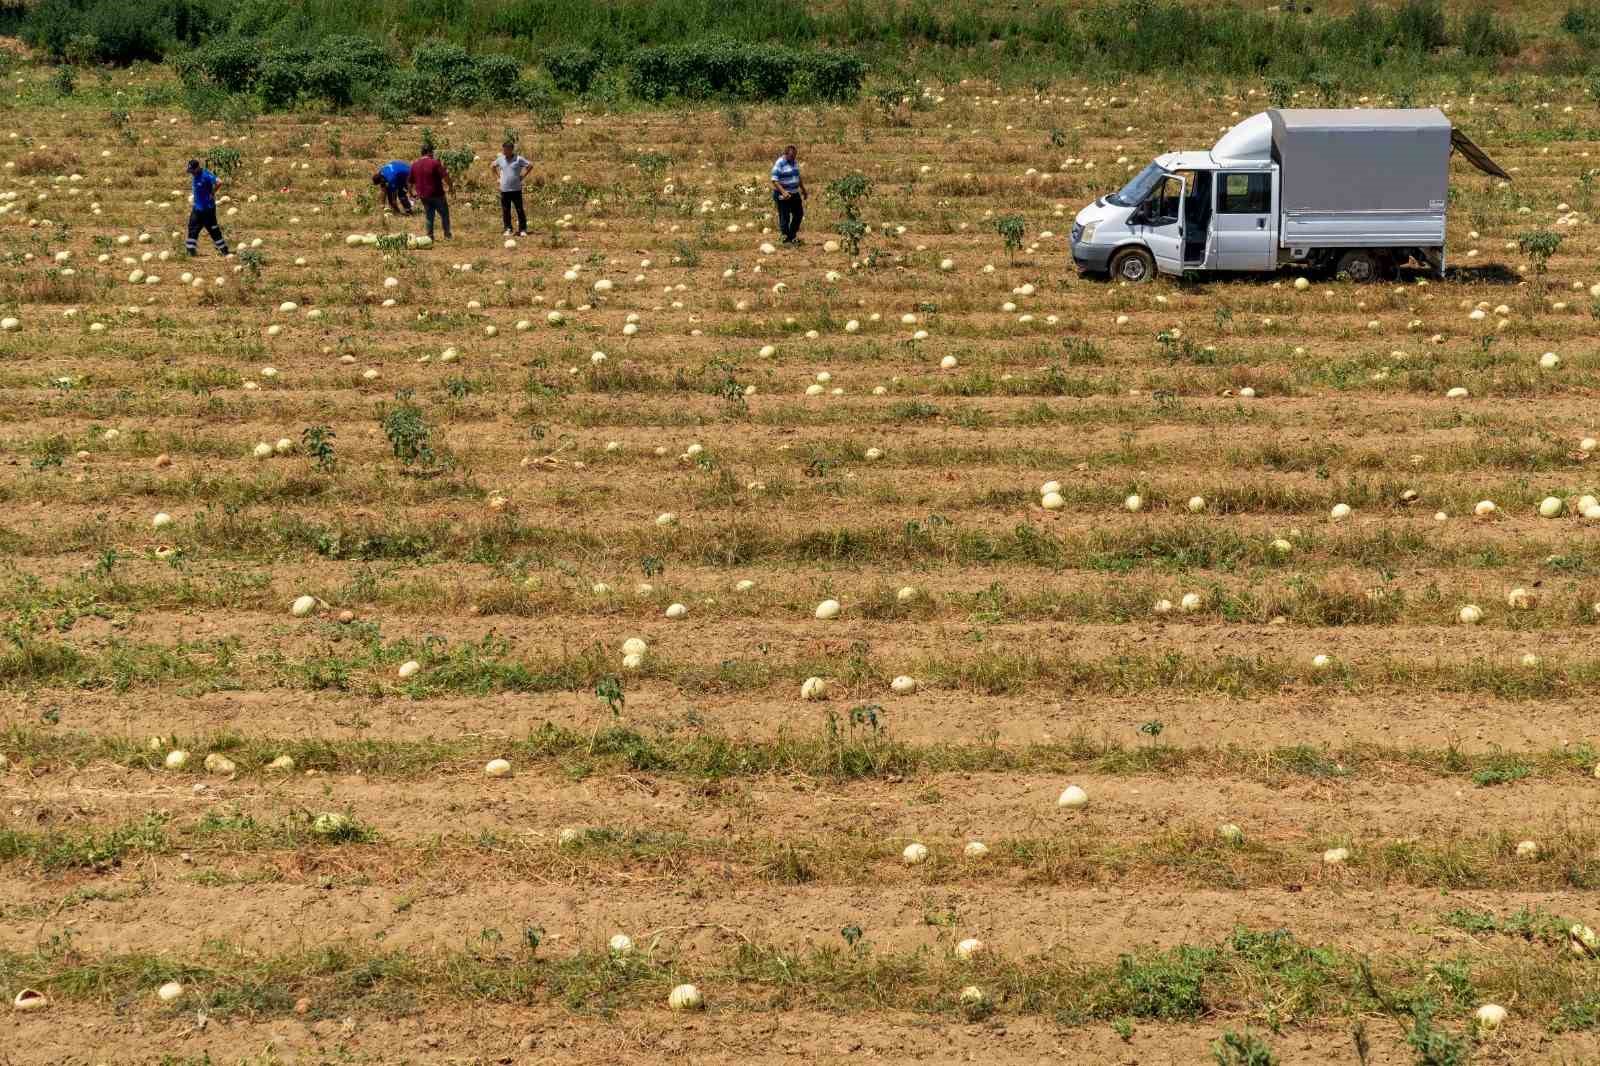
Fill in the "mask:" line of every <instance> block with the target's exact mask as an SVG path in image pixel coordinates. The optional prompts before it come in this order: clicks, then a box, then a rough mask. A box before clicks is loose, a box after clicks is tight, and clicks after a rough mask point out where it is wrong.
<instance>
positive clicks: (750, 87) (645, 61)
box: [628, 40, 866, 101]
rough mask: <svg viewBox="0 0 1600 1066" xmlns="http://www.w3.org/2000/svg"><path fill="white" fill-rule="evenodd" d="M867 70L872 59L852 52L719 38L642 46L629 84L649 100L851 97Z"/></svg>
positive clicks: (633, 62) (631, 65) (633, 61)
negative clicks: (658, 46) (850, 53)
mask: <svg viewBox="0 0 1600 1066" xmlns="http://www.w3.org/2000/svg"><path fill="white" fill-rule="evenodd" d="M865 76H866V64H865V63H864V62H862V61H861V60H860V59H859V58H857V57H856V56H853V55H849V54H847V53H840V52H825V51H813V52H802V51H799V50H796V49H791V48H781V47H778V46H776V45H751V44H744V43H741V42H738V41H730V40H714V41H703V42H697V43H692V44H680V45H668V46H665V47H661V48H641V49H639V50H638V51H637V52H635V53H633V56H632V58H631V60H630V62H629V69H628V90H629V92H631V93H632V94H633V95H634V96H636V97H638V98H639V99H641V100H648V101H660V100H665V99H668V98H669V97H678V98H682V99H686V100H704V99H709V98H713V97H726V98H730V99H740V100H782V99H785V98H792V99H797V100H801V99H805V100H848V99H851V98H852V97H854V96H855V95H856V94H857V93H858V92H860V90H861V81H862V79H863V78H864V77H865Z"/></svg>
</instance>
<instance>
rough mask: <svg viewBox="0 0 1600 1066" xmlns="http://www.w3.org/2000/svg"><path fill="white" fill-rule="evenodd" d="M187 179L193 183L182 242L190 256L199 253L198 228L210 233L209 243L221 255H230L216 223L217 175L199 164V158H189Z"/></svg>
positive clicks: (219, 227)
mask: <svg viewBox="0 0 1600 1066" xmlns="http://www.w3.org/2000/svg"><path fill="white" fill-rule="evenodd" d="M188 170H189V180H190V181H191V182H192V183H193V185H194V188H193V191H192V199H193V201H194V202H193V206H191V207H190V209H189V237H188V239H187V240H185V241H184V242H183V244H184V247H185V248H187V249H189V254H190V255H191V256H194V255H197V254H199V237H200V230H201V229H204V230H205V231H206V232H207V233H209V234H210V235H211V243H212V244H214V245H216V246H217V251H218V252H219V253H221V254H222V255H223V256H228V255H231V254H232V253H231V252H229V251H228V242H227V239H226V238H224V237H223V236H222V227H221V226H219V225H217V176H216V175H215V174H213V173H211V171H209V170H207V169H206V168H205V167H203V166H201V165H200V160H198V159H191V160H189V166H188Z"/></svg>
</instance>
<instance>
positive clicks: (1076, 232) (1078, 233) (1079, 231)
mask: <svg viewBox="0 0 1600 1066" xmlns="http://www.w3.org/2000/svg"><path fill="white" fill-rule="evenodd" d="M1082 236H1083V227H1082V226H1080V225H1079V224H1078V223H1076V222H1074V223H1073V224H1072V243H1073V244H1077V243H1078V238H1079V237H1082Z"/></svg>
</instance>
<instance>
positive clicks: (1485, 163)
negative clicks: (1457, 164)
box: [1450, 130, 1511, 181]
mask: <svg viewBox="0 0 1600 1066" xmlns="http://www.w3.org/2000/svg"><path fill="white" fill-rule="evenodd" d="M1450 144H1451V145H1452V146H1453V147H1454V148H1455V150H1456V151H1458V152H1460V153H1461V157H1462V158H1463V159H1465V160H1466V161H1467V162H1469V163H1471V164H1472V165H1473V166H1475V167H1477V168H1478V169H1479V170H1481V171H1483V172H1484V173H1485V174H1487V175H1489V176H1490V177H1491V178H1504V179H1505V180H1506V181H1510V180H1511V175H1510V174H1507V173H1506V172H1505V171H1503V170H1501V169H1500V165H1499V164H1498V163H1496V162H1495V161H1494V160H1493V159H1490V158H1489V157H1488V155H1487V154H1485V153H1484V150H1483V149H1482V148H1479V147H1478V146H1477V145H1475V144H1473V143H1472V141H1471V140H1469V139H1468V137H1467V135H1466V134H1465V133H1462V132H1461V131H1460V130H1451V131H1450Z"/></svg>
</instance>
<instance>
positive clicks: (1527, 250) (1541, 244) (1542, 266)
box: [1517, 229, 1562, 274]
mask: <svg viewBox="0 0 1600 1066" xmlns="http://www.w3.org/2000/svg"><path fill="white" fill-rule="evenodd" d="M1561 240H1562V235H1561V234H1559V233H1556V232H1555V231H1553V230H1547V229H1536V230H1532V231H1530V232H1528V233H1520V234H1518V235H1517V247H1518V248H1520V249H1522V254H1523V255H1525V256H1527V257H1528V258H1529V259H1530V260H1531V261H1532V262H1533V272H1534V273H1535V274H1543V273H1545V272H1546V271H1547V270H1549V269H1550V265H1549V264H1550V257H1551V256H1552V255H1555V253H1556V249H1557V248H1559V247H1561Z"/></svg>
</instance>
